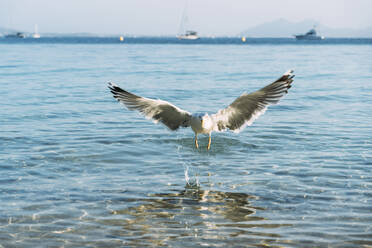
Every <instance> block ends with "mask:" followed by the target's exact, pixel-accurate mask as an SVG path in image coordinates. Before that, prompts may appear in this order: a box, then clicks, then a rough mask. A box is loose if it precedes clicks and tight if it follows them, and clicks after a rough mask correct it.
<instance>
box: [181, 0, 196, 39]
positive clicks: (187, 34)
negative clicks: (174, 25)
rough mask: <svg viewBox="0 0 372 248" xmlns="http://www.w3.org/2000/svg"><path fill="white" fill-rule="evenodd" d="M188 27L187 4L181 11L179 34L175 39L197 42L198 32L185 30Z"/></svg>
mask: <svg viewBox="0 0 372 248" xmlns="http://www.w3.org/2000/svg"><path fill="white" fill-rule="evenodd" d="M187 26H188V17H187V2H186V4H185V8H184V10H183V14H182V18H181V23H180V28H179V33H178V35H177V38H178V39H180V40H197V39H199V36H198V32H196V31H194V30H187Z"/></svg>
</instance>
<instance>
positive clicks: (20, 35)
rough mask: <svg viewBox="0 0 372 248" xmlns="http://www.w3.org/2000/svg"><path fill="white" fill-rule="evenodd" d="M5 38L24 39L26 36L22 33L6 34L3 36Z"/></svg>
mask: <svg viewBox="0 0 372 248" xmlns="http://www.w3.org/2000/svg"><path fill="white" fill-rule="evenodd" d="M4 37H5V38H21V39H23V38H26V35H25V34H24V33H21V32H17V33H15V34H7V35H5V36H4Z"/></svg>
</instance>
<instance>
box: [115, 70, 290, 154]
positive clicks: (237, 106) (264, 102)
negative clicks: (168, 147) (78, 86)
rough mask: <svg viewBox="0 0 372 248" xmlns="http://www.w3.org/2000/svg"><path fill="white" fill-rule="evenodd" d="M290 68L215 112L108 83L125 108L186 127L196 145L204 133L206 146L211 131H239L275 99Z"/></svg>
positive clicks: (285, 89) (285, 88)
mask: <svg viewBox="0 0 372 248" xmlns="http://www.w3.org/2000/svg"><path fill="white" fill-rule="evenodd" d="M292 73H293V70H289V71H287V72H286V73H284V74H283V76H281V77H280V78H279V79H277V80H276V81H275V82H273V83H271V84H269V85H267V86H265V87H263V88H262V89H259V90H257V91H255V92H252V93H250V94H247V93H244V94H242V95H241V96H239V97H238V98H236V99H235V101H234V102H232V103H231V104H230V105H229V106H228V107H226V108H224V109H220V110H219V111H218V112H217V113H216V114H211V115H209V114H191V113H189V112H187V111H185V110H182V109H180V108H178V107H176V106H175V105H173V104H171V103H169V102H167V101H163V100H159V99H158V100H154V99H150V98H145V97H141V96H137V95H135V94H133V93H130V92H128V91H126V90H123V89H122V88H120V87H119V86H117V85H116V84H114V83H108V87H109V89H110V90H111V92H112V94H113V96H114V97H115V98H116V99H117V100H118V101H119V102H121V103H123V104H124V105H125V106H126V107H127V108H128V109H129V110H138V111H139V112H140V113H141V114H142V115H144V116H145V117H147V118H148V119H150V118H151V119H153V120H154V122H155V123H157V122H159V121H160V122H162V123H163V124H164V125H165V126H167V127H168V128H169V129H170V130H172V131H175V130H177V129H178V128H179V127H190V126H191V129H192V130H193V131H194V132H195V146H196V148H199V144H198V134H208V135H209V140H208V146H207V150H209V149H210V147H211V133H212V132H213V131H216V132H223V131H226V130H231V131H233V132H240V131H241V130H242V129H243V128H244V127H245V126H247V125H251V124H252V123H253V121H254V120H256V119H257V118H258V117H259V116H260V115H261V114H263V113H265V111H266V109H267V107H268V106H269V105H271V104H276V103H278V102H279V100H280V98H282V97H283V96H284V95H285V94H287V93H288V89H289V88H291V83H292V82H293V78H294V75H293V74H292Z"/></svg>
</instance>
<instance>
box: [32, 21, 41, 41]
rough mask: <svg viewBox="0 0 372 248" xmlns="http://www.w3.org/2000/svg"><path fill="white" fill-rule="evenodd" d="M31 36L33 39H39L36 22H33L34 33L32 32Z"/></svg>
mask: <svg viewBox="0 0 372 248" xmlns="http://www.w3.org/2000/svg"><path fill="white" fill-rule="evenodd" d="M32 38H34V39H39V38H40V34H39V32H38V31H37V24H35V29H34V33H33V34H32Z"/></svg>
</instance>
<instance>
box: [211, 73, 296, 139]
mask: <svg viewBox="0 0 372 248" xmlns="http://www.w3.org/2000/svg"><path fill="white" fill-rule="evenodd" d="M292 72H293V70H289V71H288V72H286V73H285V74H284V75H283V76H281V77H280V78H279V79H278V80H276V81H275V82H273V83H271V84H269V85H267V86H265V87H264V88H262V89H260V90H258V91H255V92H253V93H250V94H247V93H244V94H243V95H241V96H240V97H238V98H237V99H235V101H234V102H233V103H231V104H230V105H229V106H228V107H227V108H225V109H221V110H219V111H218V112H217V113H216V114H214V115H212V118H213V121H214V123H215V126H214V131H225V130H226V129H230V130H232V131H234V132H239V131H240V130H242V129H243V128H244V127H245V126H246V125H251V124H252V123H253V121H254V120H255V119H257V118H258V117H259V116H260V115H261V114H263V113H265V111H266V109H267V107H268V106H269V105H271V104H276V103H278V102H279V100H280V98H282V97H283V96H284V95H285V94H287V93H288V89H289V88H290V87H291V83H292V82H293V77H294V75H293V74H292Z"/></svg>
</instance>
